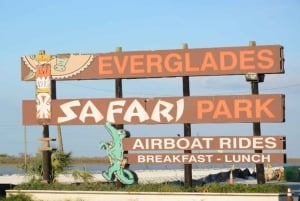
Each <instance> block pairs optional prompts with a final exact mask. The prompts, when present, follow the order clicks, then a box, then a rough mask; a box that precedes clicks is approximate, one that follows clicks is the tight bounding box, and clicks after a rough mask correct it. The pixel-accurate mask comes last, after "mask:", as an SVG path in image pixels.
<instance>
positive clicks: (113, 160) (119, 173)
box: [100, 122, 137, 184]
mask: <svg viewBox="0 0 300 201" xmlns="http://www.w3.org/2000/svg"><path fill="white" fill-rule="evenodd" d="M105 128H106V129H107V131H108V133H109V134H110V135H111V137H112V141H111V142H100V148H101V149H106V150H108V157H109V160H110V164H111V165H110V167H109V168H108V171H103V172H102V176H103V177H104V178H105V179H106V180H107V181H114V179H115V177H117V179H118V180H119V181H120V182H121V183H123V184H134V183H137V176H136V174H135V173H134V172H133V171H132V170H129V169H127V168H126V165H127V159H126V158H125V159H124V150H123V142H122V140H123V139H124V138H125V137H129V136H130V133H129V132H128V131H126V130H124V129H116V128H115V127H113V126H112V125H111V123H109V122H107V123H105Z"/></svg>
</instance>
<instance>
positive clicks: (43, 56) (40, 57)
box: [35, 54, 51, 62]
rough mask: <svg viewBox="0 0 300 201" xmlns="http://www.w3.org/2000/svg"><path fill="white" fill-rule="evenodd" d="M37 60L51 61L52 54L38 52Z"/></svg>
mask: <svg viewBox="0 0 300 201" xmlns="http://www.w3.org/2000/svg"><path fill="white" fill-rule="evenodd" d="M35 60H36V61H38V62H49V61H50V60H51V55H49V54H37V55H36V57H35Z"/></svg>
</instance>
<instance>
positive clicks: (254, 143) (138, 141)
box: [123, 136, 285, 151]
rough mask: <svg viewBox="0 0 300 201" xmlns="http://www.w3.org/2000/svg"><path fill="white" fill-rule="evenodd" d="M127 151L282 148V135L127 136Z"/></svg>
mask: <svg viewBox="0 0 300 201" xmlns="http://www.w3.org/2000/svg"><path fill="white" fill-rule="evenodd" d="M123 148H124V150H128V151H156V150H193V151H197V150H205V151H207V150H220V151H222V150H255V149H263V150H282V149H285V137H284V136H201V137H134V138H133V137H129V138H124V139H123Z"/></svg>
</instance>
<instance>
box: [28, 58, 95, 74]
mask: <svg viewBox="0 0 300 201" xmlns="http://www.w3.org/2000/svg"><path fill="white" fill-rule="evenodd" d="M39 59H40V57H37V56H36V55H33V56H23V57H22V60H23V61H24V63H25V65H26V67H27V68H28V69H29V72H28V74H27V75H26V76H25V77H24V80H30V79H32V78H33V77H34V76H35V74H36V71H37V69H36V66H37V65H38V61H39ZM42 59H44V58H42ZM47 59H48V63H49V64H50V66H51V77H52V78H53V79H65V78H68V77H72V76H74V75H77V74H79V73H80V72H82V71H84V70H85V69H87V68H88V66H89V65H90V63H91V62H92V61H93V59H94V56H93V55H92V54H65V55H64V54H62V55H56V56H51V55H49V56H48V57H47Z"/></svg>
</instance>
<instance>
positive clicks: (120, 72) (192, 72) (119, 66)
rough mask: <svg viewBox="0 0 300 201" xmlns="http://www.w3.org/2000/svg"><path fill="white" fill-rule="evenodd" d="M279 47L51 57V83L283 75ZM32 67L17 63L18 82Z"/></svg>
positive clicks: (26, 59) (24, 61)
mask: <svg viewBox="0 0 300 201" xmlns="http://www.w3.org/2000/svg"><path fill="white" fill-rule="evenodd" d="M283 60H284V59H283V47H282V46H280V45H266V46H251V47H250V46H246V47H222V48H195V49H175V50H156V51H131V52H115V53H103V54H90V55H88V54H66V55H52V56H51V61H50V63H51V65H52V69H51V73H52V79H53V80H93V79H114V78H150V77H182V76H203V75H238V74H241V75H242V74H246V73H249V72H253V73H262V74H267V73H283V72H284V66H283ZM35 66H36V63H35V61H34V59H33V58H32V57H30V56H24V57H22V60H21V70H22V80H34V78H33V77H30V75H31V74H33V73H35Z"/></svg>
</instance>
